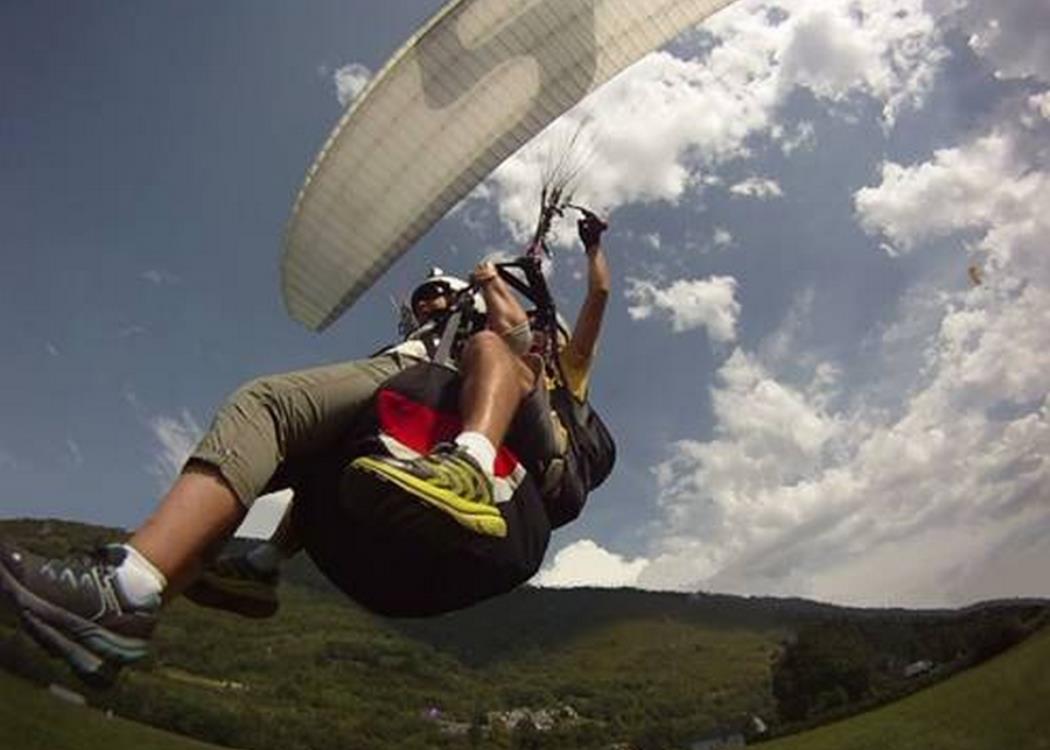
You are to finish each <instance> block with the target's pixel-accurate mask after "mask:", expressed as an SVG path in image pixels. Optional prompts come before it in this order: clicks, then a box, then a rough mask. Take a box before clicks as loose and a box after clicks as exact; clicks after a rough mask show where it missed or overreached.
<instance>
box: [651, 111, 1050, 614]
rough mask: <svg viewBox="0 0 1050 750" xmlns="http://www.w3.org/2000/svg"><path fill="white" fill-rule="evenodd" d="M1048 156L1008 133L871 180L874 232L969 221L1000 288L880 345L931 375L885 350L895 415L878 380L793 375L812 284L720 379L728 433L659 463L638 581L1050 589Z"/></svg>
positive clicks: (1009, 591) (986, 591)
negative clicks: (789, 375) (838, 393)
mask: <svg viewBox="0 0 1050 750" xmlns="http://www.w3.org/2000/svg"><path fill="white" fill-rule="evenodd" d="M1045 161H1046V157H1045V138H1044V139H1043V140H1040V139H1039V138H1037V137H1034V136H1033V135H1032V134H1031V133H1029V132H1027V131H1025V130H1024V129H1023V128H1013V129H1006V128H1003V127H997V128H995V129H993V130H991V131H989V132H986V133H984V134H981V135H977V136H973V137H970V138H969V139H968V140H967V141H965V142H963V143H961V144H959V145H957V146H955V147H953V148H949V149H942V150H940V151H938V152H936V153H934V154H933V155H932V156H931V157H930V158H929V159H928V160H926V161H921V162H919V163H915V164H912V165H901V164H893V165H885V166H884V167H883V169H882V173H881V175H882V181H881V182H880V183H878V184H876V185H873V186H870V187H868V188H865V189H863V190H861V191H859V192H858V194H857V196H856V206H857V211H858V215H859V218H860V219H861V221H862V222H863V225H864V227H865V228H866V229H867V230H868V231H869V232H871V233H873V234H878V235H882V236H884V237H885V238H886V239H888V240H890V241H892V242H893V243H894V245H895V246H897V247H898V248H900V249H902V250H908V251H912V252H918V251H921V250H922V248H923V247H924V246H925V245H926V243H928V242H930V241H931V240H934V239H937V238H941V237H945V236H949V235H951V234H953V233H959V232H962V233H966V236H967V237H969V238H970V242H969V244H968V245H967V251H968V252H970V253H972V254H973V255H974V256H975V257H978V258H981V259H982V261H983V266H984V267H985V269H986V272H985V274H984V281H983V282H982V283H981V284H980V285H979V286H971V287H960V286H959V285H958V284H954V285H953V283H952V282H950V281H949V282H946V283H945V286H944V287H942V288H926V287H920V288H917V289H916V293H917V294H918V293H920V292H921V293H922V294H923V300H922V301H921V304H920V303H919V302H918V301H917V300H914V299H912V298H911V297H909V298H908V299H911V302H908V303H907V304H902V306H901V308H900V314H901V315H902V317H901V318H900V319H898V320H896V321H894V322H893V323H891V324H890V325H889V326H887V327H886V328H885V329H884V333H883V336H882V337H881V339H880V340H879V341H878V342H877V345H880V346H882V347H883V348H884V349H885V351H886V352H887V354H889V353H891V352H893V351H896V350H898V349H899V348H900V346H901V345H902V342H904V343H905V344H906V345H907V347H908V348H909V349H916V350H918V359H919V360H920V361H921V362H922V363H923V369H922V370H921V372H919V373H918V374H916V375H914V376H913V377H912V379H911V380H910V381H908V382H906V383H904V382H902V381H901V380H900V379H899V377H898V376H897V375H896V373H895V370H896V367H897V366H898V362H897V358H895V357H893V356H885V357H884V358H882V360H881V365H880V366H881V367H883V368H885V373H884V375H885V377H886V378H887V379H889V380H890V381H892V382H894V383H895V384H896V385H897V386H898V393H897V394H896V401H895V403H893V404H892V407H891V408H886V395H887V394H886V393H885V392H880V391H879V386H878V385H877V382H878V381H879V380H881V379H882V378H880V377H878V373H875V375H876V377H874V378H873V379H872V382H873V383H876V385H871V386H866V389H864V388H861V389H858V390H855V391H853V392H852V393H851V398H850V399H849V400H846V401H843V400H840V399H835V398H832V397H829V396H833V395H834V391H835V390H836V389H837V388H841V387H843V383H842V377H841V372H839V371H838V369H837V368H836V367H835V365H834V364H833V363H826V362H819V361H817V360H813V363H812V367H811V370H810V376H809V380H808V381H806V382H789V381H787V380H786V379H785V378H784V377H783V376H782V375H781V374H780V372H779V371H778V369H782V370H783V371H792V372H795V371H796V370H797V368H798V366H799V364H800V363H802V364H805V363H806V361H807V357H806V356H805V353H804V352H802V353H798V352H797V346H796V345H795V344H794V343H793V342H795V341H797V338H796V337H795V335H794V333H793V332H794V331H796V330H799V326H800V325H802V323H803V322H804V319H805V317H806V316H807V315H808V314H810V313H809V312H807V311H808V307H809V305H808V303H807V301H806V300H807V296H806V295H802V296H801V297H800V298H799V300H798V301H797V303H796V304H795V305H793V306H792V308H791V310H790V311H789V313H788V315H787V318H786V319H785V323H784V325H783V326H781V327H780V329H778V331H776V332H774V334H772V335H771V336H770V337H769V338H768V339H767V341H765V342H764V343H763V344H761V345H760V346H759V347H757V351H758V352H759V353H760V354H751V353H749V352H746V351H743V350H738V351H737V352H735V353H734V354H733V355H732V356H731V357H730V358H729V359H728V360H726V362H725V363H724V364H723V366H722V367H721V368H720V370H719V372H718V375H717V378H716V380H715V382H714V384H713V385H712V387H711V398H712V405H713V410H714V417H715V430H714V435H713V437H712V438H711V439H709V440H685V441H680V442H677V443H675V444H674V445H673V446H671V448H670V456H669V458H668V459H667V460H666V461H665V462H663V463H662V464H661V465H660V466H658V467H657V468H656V471H655V476H656V479H657V481H658V485H659V495H658V502H659V507H660V513H661V519H662V527H661V530H660V532H659V533H658V534H657V535H656V536H655V537H653V539H652V540H651V544H650V547H649V549H648V550H647V551H646V557H647V558H648V559H649V560H650V561H651V562H650V563H649V564H648V565H647V566H646V567H645V569H643V570H642V572H641V573H640V575H639V578H638V580H639V584H640V585H645V586H653V587H659V588H664V587H668V586H671V587H676V588H685V589H688V588H696V587H706V588H714V589H720V590H731V591H740V592H747V593H759V592H764V593H774V594H803V595H809V596H814V597H817V598H823V599H831V600H835V601H840V602H853V603H862V604H888V603H894V604H909V605H943V604H961V603H966V602H970V601H973V600H974V599H975V598H977V597H990V596H1020V595H1042V596H1045V595H1048V594H1050V588H1048V582H1047V581H1048V579H1047V578H1046V576H1045V569H1046V565H1047V560H1048V558H1047V554H1050V547H1048V545H1047V544H1046V542H1045V538H1046V534H1047V533H1048V532H1050V490H1048V489H1047V488H1048V487H1050V380H1048V379H1047V377H1046V373H1047V372H1050V266H1048V264H1047V253H1046V250H1045V238H1046V237H1047V236H1050V225H1048V221H1047V219H1046V218H1044V217H1045V214H1046V210H1045V207H1046V206H1047V205H1050V193H1048V180H1050V170H1048V169H1047V165H1046V163H1045ZM969 260H972V259H967V258H965V257H961V258H960V262H961V264H963V265H964V266H965V264H966V263H967V262H969ZM924 284H928V282H924ZM916 311H918V312H919V313H921V317H922V321H921V322H920V323H916V322H915V321H911V320H908V319H906V317H907V316H913V315H914V314H915V313H916ZM785 342H787V343H786V344H785ZM789 351H790V352H795V355H794V356H792V357H790V358H788V357H787V356H785V354H786V352H789ZM795 380H796V381H797V374H796V375H795ZM838 403H842V404H844V405H842V406H839V407H837V408H836V407H833V406H831V405H832V404H838Z"/></svg>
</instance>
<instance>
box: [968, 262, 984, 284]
mask: <svg viewBox="0 0 1050 750" xmlns="http://www.w3.org/2000/svg"><path fill="white" fill-rule="evenodd" d="M966 273H967V275H968V276H969V277H970V283H971V284H973V285H974V286H980V285H981V284H983V283H984V271H983V270H982V269H981V267H980V266H979V265H977V264H976V263H974V264H973V265H971V266H970V267H969V268H967V269H966Z"/></svg>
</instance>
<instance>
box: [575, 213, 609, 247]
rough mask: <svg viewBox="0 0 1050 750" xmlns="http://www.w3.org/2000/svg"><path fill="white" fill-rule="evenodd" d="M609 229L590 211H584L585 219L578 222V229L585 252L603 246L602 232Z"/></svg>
mask: <svg viewBox="0 0 1050 750" xmlns="http://www.w3.org/2000/svg"><path fill="white" fill-rule="evenodd" d="M608 228H609V225H608V224H606V223H605V222H604V221H602V220H601V219H599V218H598V216H597V214H592V213H591V212H590V211H584V214H583V218H582V219H580V220H579V221H577V222H576V229H577V230H578V231H579V233H580V241H581V242H583V247H584V249H585V250H590V249H591V248H592V247H595V246H596V245H599V244H601V241H602V232H604V231H605V230H606V229H608Z"/></svg>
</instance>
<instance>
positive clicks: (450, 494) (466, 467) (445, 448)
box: [350, 445, 507, 537]
mask: <svg viewBox="0 0 1050 750" xmlns="http://www.w3.org/2000/svg"><path fill="white" fill-rule="evenodd" d="M350 466H351V467H352V468H354V469H357V470H359V471H364V472H367V473H369V474H374V475H376V476H377V477H379V478H380V479H383V480H385V481H388V482H392V483H393V484H396V485H397V486H398V487H400V488H401V489H403V490H405V491H406V492H408V493H410V494H412V495H414V496H416V497H418V498H419V499H420V500H423V501H424V502H427V503H429V504H431V505H433V506H434V507H436V508H438V509H440V510H442V511H444V512H445V513H448V514H449V515H450V516H452V517H453V518H454V519H455V520H456V521H457V522H458V523H460V524H462V525H463V526H466V527H467V528H468V529H470V530H471V531H474V532H477V533H479V534H485V535H487V536H498V537H503V536H506V535H507V522H506V521H504V520H503V516H501V515H500V512H499V510H498V509H497V508H496V505H495V503H494V502H493V499H492V480H491V479H490V478H489V477H488V476H487V475H486V474H485V472H484V471H482V469H481V467H480V466H478V464H477V462H475V461H474V459H473V458H471V457H470V455H469V454H468V453H467V452H466V451H464V450H463V449H462V448H459V447H458V446H454V445H440V446H438V447H437V448H436V449H435V450H434V452H433V453H431V454H430V455H427V456H420V457H419V458H415V459H411V460H404V459H400V458H394V457H392V456H361V457H360V458H357V459H355V460H354V461H353V462H352V463H351V464H350Z"/></svg>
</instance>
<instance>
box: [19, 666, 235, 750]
mask: <svg viewBox="0 0 1050 750" xmlns="http://www.w3.org/2000/svg"><path fill="white" fill-rule="evenodd" d="M0 696H2V699H0V747H4V748H12V750H14V748H18V750H62V749H63V748H78V749H79V750H90V749H91V748H106V750H142V748H149V749H150V750H209V748H210V749H211V750H215V748H216V746H215V745H209V744H206V743H204V742H198V741H197V740H193V739H189V738H187V737H180V736H178V735H175V734H170V733H168V732H162V731H160V730H159V729H154V728H153V727H148V726H145V725H144V724H139V723H137V722H133V721H128V720H127V719H122V718H120V717H119V716H111V717H107V716H106V715H105V714H104V713H103V712H101V711H97V710H95V709H93V708H88V707H85V706H76V705H71V704H69V703H66V702H63V701H60V700H59V699H58V698H56V697H55V696H54V695H51V694H50V693H49V692H48V691H47V690H45V689H43V688H41V687H39V686H37V685H34V684H32V683H30V682H27V681H26V680H22V679H19V678H17V677H14V676H12V675H10V674H7V673H6V672H2V671H0Z"/></svg>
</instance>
